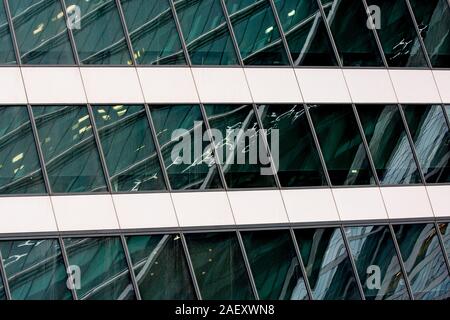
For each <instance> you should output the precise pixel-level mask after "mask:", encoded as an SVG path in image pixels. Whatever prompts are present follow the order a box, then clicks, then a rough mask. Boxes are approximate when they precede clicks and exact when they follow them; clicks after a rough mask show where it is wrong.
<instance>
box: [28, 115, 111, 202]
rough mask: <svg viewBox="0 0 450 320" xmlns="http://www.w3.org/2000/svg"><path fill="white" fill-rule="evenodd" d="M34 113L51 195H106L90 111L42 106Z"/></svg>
mask: <svg viewBox="0 0 450 320" xmlns="http://www.w3.org/2000/svg"><path fill="white" fill-rule="evenodd" d="M33 113H34V118H35V120H36V126H37V129H38V133H39V142H40V145H41V148H42V153H43V155H44V160H45V165H46V168H47V173H48V176H49V180H50V186H51V189H52V191H53V192H56V193H75V192H99V191H106V182H105V177H104V174H103V169H102V166H101V163H100V156H99V153H98V150H97V145H96V143H95V140H94V136H93V133H92V126H91V121H90V119H89V114H88V110H87V108H86V107H81V106H48V107H43V106H42V107H33Z"/></svg>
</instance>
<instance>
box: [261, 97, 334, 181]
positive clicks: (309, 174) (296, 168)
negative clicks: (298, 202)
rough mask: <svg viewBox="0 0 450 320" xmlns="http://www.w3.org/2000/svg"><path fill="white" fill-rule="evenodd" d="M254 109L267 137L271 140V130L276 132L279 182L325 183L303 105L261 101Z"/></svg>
mask: <svg viewBox="0 0 450 320" xmlns="http://www.w3.org/2000/svg"><path fill="white" fill-rule="evenodd" d="M258 113H259V116H260V117H261V120H262V124H263V126H264V129H265V130H267V136H268V137H267V140H268V141H271V138H272V136H274V133H275V132H276V133H277V134H278V136H279V137H278V139H277V140H278V142H279V143H278V144H279V147H278V149H279V150H278V151H277V152H278V154H279V168H278V178H279V179H280V183H281V185H282V186H283V187H301V186H324V185H327V181H326V178H325V174H324V172H323V168H322V164H321V163H320V158H319V155H318V152H317V149H316V145H315V143H314V139H313V136H312V133H311V129H310V127H309V124H308V120H307V118H306V113H305V109H304V108H303V106H302V105H261V106H258ZM275 130H277V131H275ZM272 153H273V150H272Z"/></svg>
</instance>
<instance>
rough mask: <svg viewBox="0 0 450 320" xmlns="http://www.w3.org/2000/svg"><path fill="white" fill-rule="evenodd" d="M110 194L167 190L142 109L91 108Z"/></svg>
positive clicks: (123, 107) (131, 107)
mask: <svg viewBox="0 0 450 320" xmlns="http://www.w3.org/2000/svg"><path fill="white" fill-rule="evenodd" d="M93 111H94V117H95V122H96V124H97V130H98V133H99V137H100V142H101V145H102V148H103V153H104V155H105V159H106V165H107V167H108V171H109V176H110V179H111V185H112V187H113V191H149V190H164V189H166V187H165V183H164V178H163V175H162V171H161V166H160V163H159V158H158V154H157V152H156V147H155V144H154V142H153V137H152V134H151V131H150V127H149V122H148V118H147V115H146V111H145V108H144V107H143V106H124V105H116V106H97V107H93Z"/></svg>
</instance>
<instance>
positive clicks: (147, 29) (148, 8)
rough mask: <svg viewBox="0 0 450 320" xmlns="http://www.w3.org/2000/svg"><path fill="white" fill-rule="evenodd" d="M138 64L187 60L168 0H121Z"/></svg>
mask: <svg viewBox="0 0 450 320" xmlns="http://www.w3.org/2000/svg"><path fill="white" fill-rule="evenodd" d="M121 3H122V8H123V11H124V15H125V20H126V22H127V26H128V31H129V33H130V38H131V43H132V44H133V49H134V55H135V58H136V62H137V63H138V64H158V65H161V64H186V59H185V57H184V53H183V48H182V46H181V41H180V37H179V35H178V31H177V28H176V25H175V20H174V18H173V15H172V11H171V9H170V6H169V1H167V0H157V1H148V0H121Z"/></svg>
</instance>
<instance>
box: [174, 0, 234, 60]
mask: <svg viewBox="0 0 450 320" xmlns="http://www.w3.org/2000/svg"><path fill="white" fill-rule="evenodd" d="M174 2H175V8H176V11H177V15H178V19H179V21H180V25H181V30H182V32H183V35H184V40H185V41H186V44H187V48H188V51H189V55H190V57H191V62H192V64H194V65H237V64H239V62H238V59H237V55H236V51H235V49H234V45H233V41H232V40H231V36H230V31H229V29H228V25H227V24H226V20H225V15H224V13H223V10H222V6H221V4H220V1H217V0H175V1H174Z"/></svg>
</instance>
